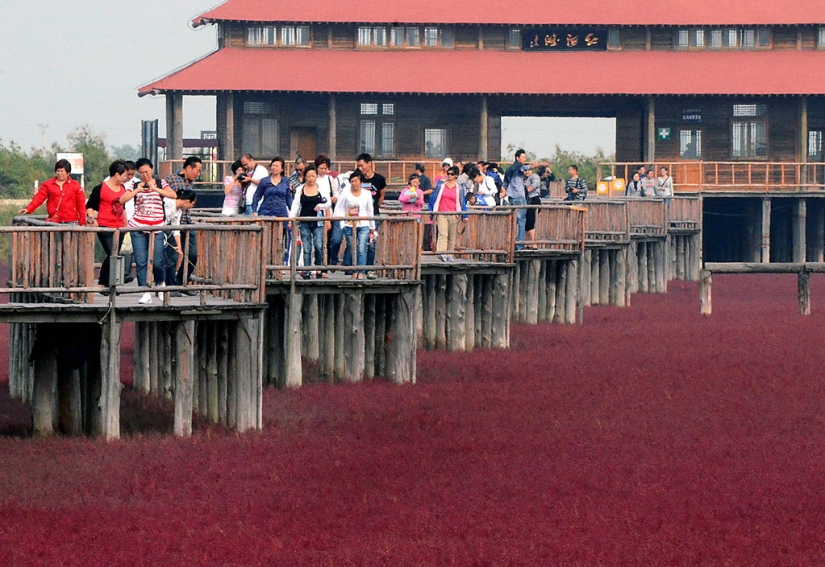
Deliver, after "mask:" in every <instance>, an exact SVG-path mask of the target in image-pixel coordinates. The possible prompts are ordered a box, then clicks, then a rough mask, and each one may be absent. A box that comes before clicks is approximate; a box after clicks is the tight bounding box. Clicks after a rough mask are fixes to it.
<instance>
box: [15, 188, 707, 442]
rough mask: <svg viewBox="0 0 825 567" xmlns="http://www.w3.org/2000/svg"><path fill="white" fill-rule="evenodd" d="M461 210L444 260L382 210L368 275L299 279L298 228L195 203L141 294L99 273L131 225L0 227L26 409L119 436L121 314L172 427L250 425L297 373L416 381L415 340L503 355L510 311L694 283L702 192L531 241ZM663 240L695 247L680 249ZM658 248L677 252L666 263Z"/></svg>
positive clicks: (297, 379)
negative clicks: (158, 294)
mask: <svg viewBox="0 0 825 567" xmlns="http://www.w3.org/2000/svg"><path fill="white" fill-rule="evenodd" d="M674 201H677V200H674ZM697 204H698V207H697ZM634 208H637V209H638V210H635V211H634V212H631V211H633V210H634ZM697 211H698V214H699V218H698V219H697V218H696V215H697ZM674 213H677V214H674ZM430 216H433V215H432V214H431V213H428V214H425V215H424V223H426V222H427V221H428V217H430ZM468 217H469V218H468V222H467V225H466V226H467V229H466V230H465V231H464V232H463V233H462V234H461V235H460V236H459V237H458V241H457V247H456V248H457V249H456V250H455V251H452V252H451V253H450V255H451V257H452V260H447V259H445V258H442V257H440V256H439V255H438V254H436V253H434V252H429V251H422V239H423V232H424V231H423V226H424V224H423V223H419V222H418V221H417V220H416V219H413V218H410V217H406V216H400V215H391V216H385V217H380V220H382V227H381V231H380V235H379V240H378V244H377V246H376V260H375V264H374V265H373V266H368V267H367V269H369V270H371V271H372V272H373V273H374V274H375V276H376V278H375V279H363V280H356V279H353V278H352V277H351V276H350V274H348V273H347V270H348V269H351V268H349V267H342V266H338V267H331V266H322V267H320V268H316V267H315V266H313V267H312V270H316V269H320V270H322V271H324V272H325V273H328V274H329V277H327V278H314V277H313V278H311V279H303V278H302V277H301V275H300V274H301V271H302V270H303V269H304V268H303V267H301V266H298V265H297V264H298V262H297V255H295V254H287V253H286V252H287V251H288V240H287V238H286V234H287V233H286V231H285V230H284V227H285V226H286V224H288V223H291V224H292V227H291V228H292V230H293V232H294V231H295V230H296V229H297V223H298V222H300V221H297V220H288V219H272V218H258V217H231V218H227V217H220V216H217V215H209V214H207V215H204V216H203V217H198V218H197V224H195V225H189V226H186V227H181V229H182V230H193V231H195V232H196V234H197V238H198V245H199V255H198V263H197V266H196V268H195V269H194V273H193V274H192V276H193V279H192V281H191V283H189V284H187V285H186V286H183V287H172V288H166V289H164V293H166V297H165V300H164V301H160V300H159V299H158V298H154V299H153V302H152V303H151V304H148V305H141V304H139V303H138V299H139V297H140V296H141V295H142V293H144V292H145V291H147V290H148V289H149V288H138V287H137V286H136V284H135V283H131V284H128V285H119V286H114V287H112V288H110V292H114V293H110V294H108V295H106V294H103V293H101V291H103V290H102V288H100V287H99V286H98V285H97V282H96V279H95V266H94V255H93V253H92V251H93V249H94V245H95V238H96V235H95V233H96V232H100V231H109V232H112V233H113V234H114V238H115V241H116V242H117V241H119V239H120V238H121V237H122V235H123V233H125V232H127V230H119V231H113V230H110V229H91V228H85V227H76V226H75V227H72V226H60V225H50V224H46V223H43V222H41V221H38V220H36V219H32V218H31V217H26V218H25V219H18V220H17V223H18V224H17V225H16V226H12V227H5V232H6V233H7V234H8V235H9V238H10V241H11V278H10V281H9V283H8V284H7V287H5V288H0V293H3V294H8V295H9V299H10V301H9V303H7V304H0V321H2V322H7V323H10V324H11V325H10V328H11V331H10V333H11V339H12V340H11V348H10V389H11V393H12V395H13V396H14V397H18V398H21V399H23V400H24V401H27V402H30V403H31V404H32V411H33V414H34V424H35V432H36V433H38V434H43V435H46V434H50V433H52V432H54V431H58V430H59V431H63V432H68V433H86V434H96V435H100V436H103V437H106V438H117V437H118V436H119V434H120V426H119V406H120V390H121V388H122V385H121V383H120V356H121V354H120V334H121V329H122V325H123V323H124V322H133V323H134V324H135V353H134V356H135V380H134V386H135V389H137V390H139V391H145V392H149V393H153V394H155V395H158V396H163V397H166V398H169V399H170V400H172V401H173V402H174V406H175V420H174V433H175V434H177V435H188V434H190V433H191V429H192V416H193V413H194V412H197V413H199V414H201V415H203V416H205V417H207V418H208V419H209V420H211V421H213V422H215V423H222V424H226V425H228V426H230V427H234V428H236V429H238V430H239V431H244V430H247V429H256V428H260V427H261V426H262V390H263V388H264V387H265V386H266V385H269V384H272V385H275V386H278V387H295V386H300V385H301V384H302V383H303V382H304V380H305V378H306V377H305V373H306V372H307V371H308V369H312V371H313V372H314V373H315V374H316V375H317V377H319V378H322V379H328V380H345V381H357V380H363V379H368V378H372V377H375V376H381V377H385V378H388V379H389V380H391V381H394V382H397V383H405V382H415V374H416V367H415V352H416V350H417V349H418V348H419V345H421V346H423V347H425V348H437V349H449V350H472V349H474V348H508V347H509V341H510V322H511V320H515V321H521V322H526V323H529V324H535V323H538V322H540V321H552V322H556V323H568V324H569V323H577V322H578V323H581V322H582V320H583V309H584V307H585V306H586V305H590V304H606V303H611V304H614V305H627V304H628V303H629V298H630V294H631V293H636V292H638V291H664V290H665V289H666V288H664V289H662V288H663V287H664V286H663V285H662V283H661V282H662V279H663V278H664V282H665V283H666V281H667V279H670V278H671V277H676V276H683V277H693V275H694V274H693V273H694V271H695V272H696V277H698V263H695V262H696V260H698V256H694V255H693V254H694V253H695V251H698V249H699V246H694V247H693V248H691V245H689V242H696V238H697V235H700V234H701V201H700V200H695V202H692V203H690V204H689V206H688V205H683V204H682V203H680V204H679V205H677V206H674V202H673V201H672V202H671V206H670V208H669V209H667V208H665V205H664V204H663V203H662V202H661V201H658V202H656V201H655V200H652V201H651V202H650V203H644V204H642V205H638V204H637V203H634V202H631V200H610V201H601V200H593V201H588V202H587V203H585V204H584V205H583V206H573V207H571V206H566V205H561V204H553V205H545V206H541V207H539V210H538V215H537V225H536V239H535V240H534V241H530V242H523V243H517V242H516V238H515V236H516V214H515V209H512V208H502V209H498V210H496V211H494V212H489V211H471V212H470V213H469V214H468ZM313 222H317V221H313ZM671 238H686V239H693V240H690V241H688V240H685V241H684V242H683V244H682V245H681V247H680V246H679V245H678V244H677V245H673V244H671V240H669V239H671ZM699 242H700V240H699ZM686 243H688V244H686ZM516 244H520V245H521V244H525V245H528V246H531V247H535V248H528V249H524V250H518V251H516V250H515V246H516ZM671 249H672V250H678V251H679V252H680V254H681V257H682V258H681V260H678V261H671V260H670V259H669V258H668V257H667V255H666V254H667V251H668V250H671ZM689 251H690V253H688V252H689ZM150 256H151V254H150ZM671 267H672V269H669V268H671ZM677 267H678V268H677ZM694 268H695V270H694ZM651 273H653V274H655V276H653V275H651ZM642 282H645V283H642ZM645 284H646V287H645ZM152 291H158V290H157V289H153V290H152ZM171 291H186V292H189V293H191V294H193V295H188V294H187V295H182V296H180V297H172V296H171V295H170V294H169V293H168V292H171ZM79 345H80V348H78V347H79Z"/></svg>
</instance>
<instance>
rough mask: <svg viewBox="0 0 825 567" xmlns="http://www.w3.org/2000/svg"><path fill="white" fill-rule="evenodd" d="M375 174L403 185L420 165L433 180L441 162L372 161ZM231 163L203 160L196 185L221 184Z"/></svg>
mask: <svg viewBox="0 0 825 567" xmlns="http://www.w3.org/2000/svg"><path fill="white" fill-rule="evenodd" d="M270 159H271V158H267V159H261V160H258V164H259V165H262V166H264V167H268V166H269V161H270ZM183 161H184V160H182V159H181V160H169V161H164V162H161V164H160V167H159V169H158V171H159V173H160V175H161V176H162V177H166V176H167V175H170V174H171V173H173V172H175V171H178V170H180V169H181V168H182V167H183ZM294 163H295V162H294V161H287V162H286V175H289V174H290V173H292V168H293V166H294ZM372 163H373V165H374V166H375V171H376V173H380V174H381V175H383V176H384V177H386V178H387V183H388V184H389V185H392V186H396V185H404V184H406V183H407V179H408V178H409V176H410V175H411V174H413V173H415V165H416V164H418V163H420V164H422V165H424V170H425V173H426V174H427V175H428V176H429V177H430V179H433V178H434V177H435V176H436V175H437V174H439V173H440V172H441V161H424V160H422V161H373V162H372ZM231 165H232V161H228V160H214V161H213V160H204V162H203V172H202V173H201V176H200V179H198V181H197V182H196V185H197V184H201V185H205V184H209V185H215V184H217V183H223V180H224V178H226V177H227V176H228V175H231V174H232V170H231V168H230V166H231ZM356 167H357V165H356V163H355V160H336V161H333V162H332V170H333V171H338V172H340V173H344V172H346V171H354V170H355V169H356Z"/></svg>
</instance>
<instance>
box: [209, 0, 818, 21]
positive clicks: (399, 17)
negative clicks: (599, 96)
mask: <svg viewBox="0 0 825 567" xmlns="http://www.w3.org/2000/svg"><path fill="white" fill-rule="evenodd" d="M212 21H255V22H350V23H351V22H384V23H393V22H398V23H417V24H423V23H432V24H518V25H529V24H556V25H576V24H583V25H588V24H589V25H610V24H612V25H629V26H633V25H666V26H669V25H768V24H775V25H784V24H788V25H793V24H825V3H823V2H822V0H808V1H791V0H727V1H726V2H711V1H709V0H695V1H693V2H685V0H609V1H606V0H556V1H554V2H551V1H549V0H520V1H519V2H515V3H510V2H503V1H501V0H452V1H447V2H445V1H444V0H416V1H415V2H404V1H399V0H389V1H388V0H362V1H361V2H358V3H353V2H351V1H344V0H301V1H300V2H280V1H275V0H228V1H227V2H225V3H224V4H221V5H220V6H217V7H216V8H213V9H211V10H209V11H207V12H205V13H203V14H201V15H200V16H198V17H197V18H195V20H194V23H195V24H196V25H200V24H204V23H209V22H212Z"/></svg>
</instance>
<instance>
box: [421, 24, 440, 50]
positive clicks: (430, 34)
mask: <svg viewBox="0 0 825 567" xmlns="http://www.w3.org/2000/svg"><path fill="white" fill-rule="evenodd" d="M424 47H438V28H434V27H427V28H424Z"/></svg>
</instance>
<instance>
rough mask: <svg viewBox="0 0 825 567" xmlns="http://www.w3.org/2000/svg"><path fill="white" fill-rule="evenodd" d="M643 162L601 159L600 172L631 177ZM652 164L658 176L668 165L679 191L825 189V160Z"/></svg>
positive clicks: (624, 177) (677, 191)
mask: <svg viewBox="0 0 825 567" xmlns="http://www.w3.org/2000/svg"><path fill="white" fill-rule="evenodd" d="M640 165H645V166H650V165H651V164H647V163H644V162H613V163H601V164H599V165H598V167H597V176H598V178H599V179H603V178H605V177H606V176H612V177H621V178H623V179H624V180H625V181H628V180H630V179H631V178H632V176H633V173H634V172H635V171H636V170H637V169H638V168H639V166H640ZM652 165H653V167H654V169H655V171H656V175H657V176H658V175H659V168H660V167H662V166H664V167H667V168H668V170H669V172H670V175H671V177H672V179H673V189H674V192H676V193H696V192H745V193H747V192H791V191H825V163H798V162H766V161H761V162H745V161H728V162H710V161H673V162H658V161H657V162H656V163H654V164H652ZM614 195H615V196H618V194H614Z"/></svg>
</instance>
